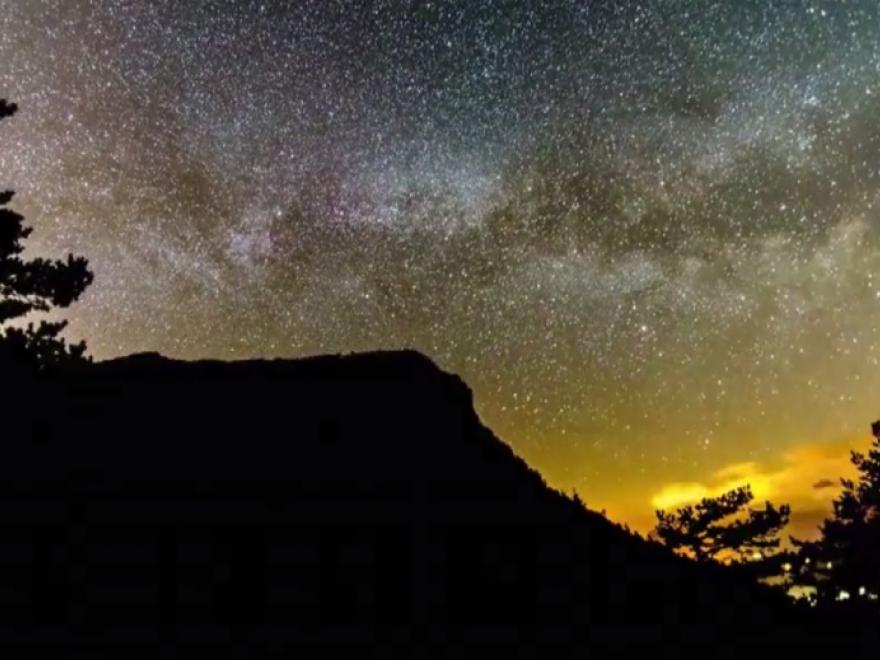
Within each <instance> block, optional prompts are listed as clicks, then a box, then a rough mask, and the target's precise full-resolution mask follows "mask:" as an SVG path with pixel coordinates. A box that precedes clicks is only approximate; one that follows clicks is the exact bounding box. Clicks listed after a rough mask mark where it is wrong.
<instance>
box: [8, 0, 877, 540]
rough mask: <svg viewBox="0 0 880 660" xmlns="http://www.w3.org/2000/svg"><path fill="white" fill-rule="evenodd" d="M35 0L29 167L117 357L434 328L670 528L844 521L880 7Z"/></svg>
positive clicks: (595, 503) (494, 387) (573, 473)
mask: <svg viewBox="0 0 880 660" xmlns="http://www.w3.org/2000/svg"><path fill="white" fill-rule="evenodd" d="M0 21H2V26H0V96H2V97H5V98H8V99H9V100H11V101H15V102H16V103H18V104H19V106H20V112H19V113H18V115H16V117H15V118H13V119H10V120H7V121H4V122H3V126H2V132H0V173H2V186H4V187H11V188H14V189H16V190H17V191H18V195H17V197H16V206H15V208H16V209H17V210H18V211H20V212H22V213H24V214H25V215H26V217H27V220H28V222H29V223H30V224H31V225H33V226H34V227H35V229H36V231H35V233H34V235H33V238H32V239H31V240H30V241H29V242H30V244H31V245H32V249H33V253H34V254H44V253H45V254H56V255H60V254H62V253H66V252H67V251H71V250H72V251H75V252H76V253H79V254H83V255H84V256H87V257H88V258H89V260H90V262H91V264H92V267H93V269H94V271H95V276H96V281H95V284H94V285H93V287H92V288H91V289H90V290H89V291H88V292H87V293H86V295H85V296H84V297H83V298H82V300H81V301H80V302H79V303H78V304H77V305H75V306H74V307H73V308H71V310H70V311H69V313H68V314H67V316H68V317H69V318H70V319H71V328H70V332H69V336H70V337H71V338H80V337H84V338H86V339H87V340H88V342H89V346H90V350H91V353H92V354H93V355H94V356H95V357H96V358H98V359H103V358H107V357H112V356H116V355H122V354H127V353H130V352H135V351H144V350H158V351H161V352H163V353H165V354H168V355H171V356H176V357H183V358H198V357H206V356H210V357H219V358H228V359H233V358H246V357H254V356H284V357H293V356H301V355H309V354H314V353H326V352H349V351H360V350H369V349H378V348H397V347H414V348H417V349H419V350H421V351H423V352H425V353H426V354H428V355H429V356H431V357H432V358H433V359H435V360H436V361H437V362H438V363H439V364H440V365H441V366H442V367H443V368H445V369H448V370H451V371H455V372H457V373H459V374H461V375H462V376H463V378H464V379H465V380H466V381H467V382H468V383H469V384H470V385H471V386H472V387H473V389H474V392H475V397H476V402H477V405H478V409H479V412H480V414H481V416H482V417H483V419H484V420H485V422H486V423H487V424H488V425H489V426H491V427H492V428H493V429H494V430H495V431H496V432H497V433H498V435H499V436H501V437H502V438H504V439H505V440H507V441H508V442H510V443H511V444H512V445H513V447H514V448H515V449H516V450H517V451H518V452H519V453H520V454H521V455H522V456H523V457H525V458H526V459H527V460H528V461H529V462H530V463H531V464H532V465H534V466H535V467H536V468H538V469H539V470H540V471H541V472H542V473H543V474H544V475H545V477H546V478H547V480H548V481H549V482H550V484H551V485H554V486H556V487H559V488H563V489H565V490H566V491H569V492H570V491H571V489H573V488H576V489H577V490H578V492H579V493H580V494H581V496H582V497H583V498H584V499H585V500H586V502H587V504H588V505H590V506H592V507H595V508H607V510H608V512H609V514H610V515H612V516H614V517H615V518H617V519H621V520H625V521H628V522H630V523H631V524H634V525H636V526H637V527H639V528H644V527H645V526H646V525H647V524H648V520H649V516H650V515H651V511H652V509H653V508H654V506H657V505H663V506H669V505H673V504H676V503H679V502H682V501H684V500H686V499H687V498H688V497H696V496H699V495H702V494H706V493H714V492H716V491H717V490H718V489H721V488H723V487H725V486H727V485H731V484H738V483H741V482H742V481H744V480H745V481H750V482H751V483H752V485H753V487H754V490H755V491H756V494H757V495H758V496H759V497H764V496H767V497H771V498H772V499H774V500H776V501H777V502H780V501H789V502H791V503H792V505H793V507H794V509H795V513H796V514H798V513H799V512H800V514H802V515H801V518H800V521H801V523H804V520H806V519H809V518H810V517H811V516H812V517H813V518H815V516H816V513H815V512H816V511H818V510H820V509H822V508H823V507H826V506H827V502H828V501H829V500H830V497H831V496H832V495H833V494H834V492H835V490H834V487H833V486H832V487H822V486H826V483H825V482H824V481H823V480H831V482H832V483H833V482H834V481H836V478H837V477H838V476H840V474H841V473H842V472H843V471H844V469H845V466H846V463H847V448H848V447H849V446H851V445H853V444H859V443H862V442H863V441H864V438H865V436H866V431H867V429H868V426H869V424H870V422H871V421H873V420H874V419H875V418H876V417H878V416H880V396H878V393H880V369H878V358H880V331H878V327H880V325H878V322H880V206H878V204H880V6H878V3H877V2H876V0H865V1H863V2H856V1H852V2H846V1H844V0H839V1H836V2H798V1H794V0H791V1H783V0H778V1H777V0H737V1H736V2H733V1H719V2H708V1H704V2H700V1H696V0H681V1H675V0H666V1H658V2H650V1H648V0H643V1H641V2H638V3H637V2H620V3H613V2H604V1H601V2H587V1H583V2H573V1H562V0H560V1H556V2H550V1H535V2H524V1H523V2H501V1H489V0H486V1H482V2H473V1H467V2H464V1H463V2H439V1H434V2H416V1H405V0H398V1H386V2H353V1H351V2H341V1H336V0H314V1H312V2H306V1H301V2H290V3H287V2H269V1H265V2H248V1H239V2H200V1H198V0H195V1H193V2H180V1H179V0H170V1H157V2H148V1H146V0H117V1H114V0H103V1H98V0H95V1H93V2H83V1H78V0H63V1H62V0H58V1H56V2H42V1H39V0H0ZM814 486H815V487H814ZM796 517H797V515H796Z"/></svg>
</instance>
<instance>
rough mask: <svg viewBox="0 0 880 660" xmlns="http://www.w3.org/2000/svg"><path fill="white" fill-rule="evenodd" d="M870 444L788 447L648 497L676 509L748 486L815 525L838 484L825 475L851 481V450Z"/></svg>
mask: <svg viewBox="0 0 880 660" xmlns="http://www.w3.org/2000/svg"><path fill="white" fill-rule="evenodd" d="M869 444H870V439H869V438H866V437H856V438H849V439H846V440H838V441H834V442H813V443H805V444H803V445H798V446H794V447H790V448H788V449H787V450H785V451H784V452H783V453H782V454H781V456H779V457H778V458H777V459H776V460H774V461H771V462H769V463H768V464H766V465H762V464H760V463H758V462H755V461H748V462H738V463H731V464H729V465H725V466H723V467H721V468H719V469H718V470H716V471H714V472H713V473H712V474H710V475H709V477H708V478H706V479H704V480H701V481H687V482H671V483H668V484H664V485H663V487H662V488H661V489H660V490H659V491H658V492H656V493H655V494H654V496H653V497H652V498H651V504H652V505H653V506H654V508H656V509H670V508H677V507H680V506H684V505H687V504H693V503H695V502H698V501H699V500H700V499H702V498H704V497H715V496H717V495H721V494H722V493H724V492H727V491H729V490H732V489H733V488H736V487H738V486H743V485H746V484H749V485H750V486H751V487H752V492H753V493H754V495H755V500H756V502H761V501H764V500H772V501H773V502H774V503H776V504H781V503H787V504H791V506H792V509H793V511H794V512H795V513H797V514H798V515H799V516H800V518H802V519H803V520H804V521H806V522H805V523H804V524H803V525H801V526H802V527H804V528H805V529H806V528H810V527H811V525H812V526H813V527H814V526H815V525H814V523H817V522H819V521H820V520H821V519H822V518H824V517H825V516H826V515H827V514H828V513H829V512H830V510H831V498H832V495H833V489H834V487H835V486H837V485H838V482H837V481H835V480H833V479H830V478H829V477H828V475H835V476H836V477H852V476H853V475H854V472H855V470H854V468H853V466H852V463H851V462H850V450H851V449H864V448H865V447H866V446H868V445H869ZM829 491H831V492H829Z"/></svg>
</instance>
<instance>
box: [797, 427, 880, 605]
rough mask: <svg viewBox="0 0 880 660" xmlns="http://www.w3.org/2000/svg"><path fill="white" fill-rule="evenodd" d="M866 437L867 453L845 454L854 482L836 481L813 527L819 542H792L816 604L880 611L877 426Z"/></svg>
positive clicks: (879, 441)
mask: <svg viewBox="0 0 880 660" xmlns="http://www.w3.org/2000/svg"><path fill="white" fill-rule="evenodd" d="M871 431H872V433H873V434H874V442H873V443H872V445H871V448H870V449H869V450H868V453H867V454H862V453H860V452H856V451H854V452H852V454H851V459H850V460H851V461H852V464H853V465H854V466H855V468H856V470H857V471H858V473H859V476H858V479H857V480H855V481H854V480H852V479H841V480H840V482H841V485H842V486H843V490H842V491H841V493H840V495H839V496H838V497H837V499H835V500H834V511H833V513H832V516H831V517H830V518H828V519H826V520H825V521H824V522H823V523H822V525H820V527H819V531H820V533H821V536H820V538H819V540H817V541H813V542H805V541H799V540H797V539H792V540H793V542H794V543H795V545H796V546H798V547H799V549H800V555H801V557H800V560H801V561H800V562H799V564H800V565H801V567H802V569H801V572H800V575H799V580H800V582H801V583H802V584H804V585H806V586H811V587H814V588H815V589H816V595H817V597H818V598H819V599H820V600H822V601H825V602H828V601H843V600H851V599H852V600H858V601H859V602H860V603H861V604H864V605H865V606H867V607H871V608H877V609H880V608H878V596H880V561H878V559H880V558H878V549H880V516H878V514H880V421H878V422H874V424H872V426H871Z"/></svg>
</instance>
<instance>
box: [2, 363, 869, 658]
mask: <svg viewBox="0 0 880 660" xmlns="http://www.w3.org/2000/svg"><path fill="white" fill-rule="evenodd" d="M2 401H3V406H4V408H5V409H6V410H4V411H3V418H4V420H5V422H4V427H3V428H4V429H5V432H4V434H3V435H4V438H3V445H2V451H3V456H2V461H0V471H2V486H0V488H2V491H3V492H2V498H0V647H3V649H4V650H8V651H9V652H10V653H11V652H12V650H13V647H15V653H16V655H15V657H21V656H22V654H23V653H25V652H26V651H27V652H29V651H37V652H47V653H52V656H53V657H67V658H71V657H82V658H86V657H89V658H91V657H114V658H126V659H130V658H135V657H151V658H153V657H165V658H178V657H201V656H204V657H209V658H211V657H225V656H229V655H235V656H237V657H242V658H256V657H266V656H272V657H285V658H293V657H297V656H296V655H294V654H297V655H298V656H299V657H318V655H319V654H320V655H322V656H323V655H327V654H328V653H329V652H330V651H337V652H340V653H345V654H346V656H347V657H361V656H366V657H380V658H391V657H400V658H434V657H436V658H447V657H449V658H457V657H474V658H488V657H496V656H497V657H504V658H553V657H588V656H587V655H585V652H586V651H588V650H592V651H603V652H604V653H602V655H607V654H611V653H613V654H617V653H623V652H624V651H625V650H627V649H629V650H632V649H635V648H637V649H642V650H644V651H645V652H649V651H650V652H660V653H663V652H665V653H668V654H669V657H679V656H681V655H683V654H686V653H688V652H689V651H693V652H696V653H704V654H706V655H707V656H709V657H716V656H722V657H742V655H743V653H754V652H756V651H759V650H767V648H768V645H773V646H776V645H779V646H780V647H782V646H784V647H786V649H787V650H788V651H792V650H795V648H796V647H798V646H802V645H808V646H810V647H813V646H815V645H817V644H821V643H825V642H833V643H834V648H835V649H837V650H841V649H842V647H841V646H840V644H841V643H842V640H841V639H834V635H835V630H834V629H832V628H831V627H829V626H827V625H820V624H819V622H817V621H813V620H812V618H813V617H814V616H815V615H814V614H813V613H811V612H805V611H802V610H795V608H794V607H792V606H790V605H789V603H788V602H787V601H786V600H785V599H784V597H782V596H780V595H779V594H776V593H771V592H769V591H766V590H764V589H762V588H758V587H756V586H751V585H749V584H745V583H742V582H739V581H737V580H736V579H735V578H733V577H732V576H729V575H728V574H727V573H726V572H725V571H723V570H722V569H720V568H718V569H709V568H703V567H699V566H697V565H695V564H692V563H691V562H687V561H684V560H681V559H678V558H675V557H673V556H671V555H670V554H668V553H667V552H666V551H665V550H663V549H662V548H660V547H658V546H656V545H653V544H649V543H646V542H644V541H642V540H641V539H639V538H637V537H634V536H631V535H629V534H628V533H626V532H625V531H623V530H622V529H620V528H619V527H616V526H614V525H612V524H611V523H609V522H608V521H607V520H605V519H604V518H603V517H601V516H600V515H598V514H596V513H593V512H590V511H587V510H585V509H583V508H582V507H581V506H580V505H578V504H576V503H574V502H572V501H571V500H569V499H568V498H567V497H565V496H562V495H560V494H558V493H556V492H555V491H552V490H550V489H549V488H548V487H547V486H546V485H545V484H544V483H543V481H542V479H541V478H540V476H539V475H538V474H537V473H536V472H534V471H533V470H531V469H530V468H529V467H528V466H527V465H526V464H525V463H524V462H523V461H521V460H520V459H518V458H517V457H516V456H515V455H514V454H513V452H512V451H511V450H510V449H509V448H508V447H507V446H506V445H505V444H503V443H502V442H501V441H499V440H498V439H497V438H495V437H494V436H493V435H492V433H491V432H490V431H489V430H488V429H486V428H485V427H484V426H482V425H481V423H480V421H479V419H478V418H477V416H476V414H475V413H474V410H473V407H472V400H471V393H470V391H469V389H468V388H467V387H466V386H465V385H464V384H463V383H462V382H461V381H460V380H459V379H458V378H456V377H454V376H452V375H449V374H446V373H444V372H442V371H440V370H439V369H437V367H435V366H434V365H433V364H432V363H431V362H430V361H429V360H427V359H426V358H424V357H423V356H421V355H419V354H417V353H410V352H403V353H384V354H370V355H357V356H350V357H321V358H314V359H308V360H300V361H274V362H242V363H220V362H199V363H185V362H176V361H171V360H167V359H164V358H161V357H159V356H155V355H142V356H132V357H129V358H125V359H121V360H115V361H111V362H105V363H99V364H95V365H91V366H88V367H85V368H83V370H82V371H80V372H79V373H76V374H68V375H66V376H61V375H58V376H55V377H53V378H51V379H50V380H48V381H47V382H44V383H40V384H36V385H33V386H30V385H27V386H26V385H22V386H21V387H19V388H18V389H17V390H16V391H15V392H13V393H7V394H6V395H5V396H4V398H3V400H2ZM859 641H860V640H859V639H858V637H855V638H853V637H848V638H847V639H846V643H848V644H854V643H858V642H859ZM209 654H210V655H209ZM355 654H357V656H356V655H355ZM9 657H13V656H12V655H10V656H9ZM47 657H49V656H47ZM592 657H595V655H593V656H592Z"/></svg>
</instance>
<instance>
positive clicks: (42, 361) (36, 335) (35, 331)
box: [0, 99, 93, 373]
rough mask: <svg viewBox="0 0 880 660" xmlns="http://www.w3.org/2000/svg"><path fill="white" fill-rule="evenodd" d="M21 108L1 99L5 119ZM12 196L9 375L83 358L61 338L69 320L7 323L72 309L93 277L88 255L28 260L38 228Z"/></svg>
mask: <svg viewBox="0 0 880 660" xmlns="http://www.w3.org/2000/svg"><path fill="white" fill-rule="evenodd" d="M17 110H18V107H17V106H16V105H15V104H14V103H8V102H7V101H6V100H5V99H0V119H5V118H7V117H10V116H12V115H14V114H15V112H16V111H17ZM12 197H13V193H12V191H8V190H7V191H4V192H0V364H2V365H4V370H5V371H6V372H7V373H8V372H9V371H8V370H9V369H10V368H13V367H23V366H24V367H27V368H36V369H41V368H45V367H48V366H54V365H58V364H62V363H67V362H75V361H79V360H83V359H84V356H85V350H86V346H85V343H84V342H80V343H78V344H72V345H68V344H67V343H66V342H65V341H64V340H63V339H62V338H60V337H59V334H60V333H61V331H62V330H63V329H64V328H65V327H66V325H67V322H66V321H51V322H50V321H41V322H40V323H39V325H36V326H35V325H34V324H33V323H29V324H28V325H27V326H25V327H22V326H20V325H19V326H8V325H6V324H8V322H9V321H12V320H14V319H19V318H20V317H23V316H26V315H28V314H31V313H33V312H48V311H50V310H51V309H52V308H53V307H58V308H63V307H67V306H68V305H70V304H71V303H72V302H74V301H75V300H76V299H77V298H79V296H80V294H81V293H82V292H83V291H84V290H85V289H86V287H88V286H89V284H91V282H92V278H93V275H92V272H91V271H90V270H89V268H88V261H87V260H86V259H84V258H83V257H74V256H73V255H68V257H67V259H66V260H64V261H61V260H50V259H44V258H36V259H31V260H29V261H25V260H24V259H22V257H21V253H22V251H23V250H24V246H23V245H22V241H24V240H25V239H27V238H28V236H30V234H31V231H32V229H31V228H30V227H26V226H24V224H23V221H24V218H23V217H22V216H21V215H20V214H18V213H16V212H15V211H13V210H11V209H9V208H8V207H7V205H8V204H9V202H11V201H12ZM4 326H5V327H4Z"/></svg>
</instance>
